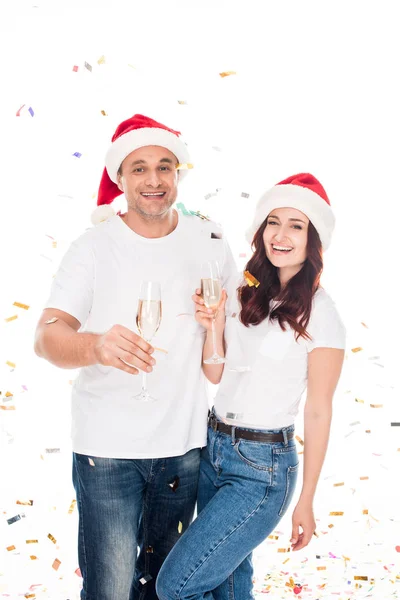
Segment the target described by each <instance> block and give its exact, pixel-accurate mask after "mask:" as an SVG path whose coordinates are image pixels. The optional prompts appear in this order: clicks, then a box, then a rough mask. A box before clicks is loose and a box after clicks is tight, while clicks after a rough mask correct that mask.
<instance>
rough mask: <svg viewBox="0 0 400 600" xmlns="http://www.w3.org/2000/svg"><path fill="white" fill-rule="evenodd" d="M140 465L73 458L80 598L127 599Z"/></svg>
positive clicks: (138, 504) (134, 550)
mask: <svg viewBox="0 0 400 600" xmlns="http://www.w3.org/2000/svg"><path fill="white" fill-rule="evenodd" d="M139 465H140V461H135V460H122V459H114V458H98V457H89V456H86V455H83V454H74V455H73V482H74V487H75V491H76V497H77V504H78V510H79V534H78V552H79V567H80V569H81V572H82V576H83V589H82V592H81V599H82V600H116V599H117V598H118V600H130V598H131V597H132V596H131V594H132V585H133V579H134V572H135V564H136V557H137V529H138V522H139V519H140V513H141V510H142V502H143V492H144V488H145V485H146V481H145V477H143V474H142V473H141V469H140V468H139Z"/></svg>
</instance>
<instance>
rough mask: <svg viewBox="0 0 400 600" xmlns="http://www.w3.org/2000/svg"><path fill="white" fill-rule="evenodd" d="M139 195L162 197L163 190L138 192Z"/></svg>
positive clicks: (163, 194)
mask: <svg viewBox="0 0 400 600" xmlns="http://www.w3.org/2000/svg"><path fill="white" fill-rule="evenodd" d="M140 195H141V196H143V197H144V198H163V197H164V196H165V192H140Z"/></svg>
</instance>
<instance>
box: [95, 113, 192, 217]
mask: <svg viewBox="0 0 400 600" xmlns="http://www.w3.org/2000/svg"><path fill="white" fill-rule="evenodd" d="M180 135H181V134H180V131H175V130H174V129H170V128H169V127H167V126H166V125H162V123H158V122H157V121H154V119H150V118H149V117H145V116H144V115H133V117H131V118H130V119H126V121H123V122H122V123H120V125H118V127H117V129H116V131H115V133H114V135H113V137H112V138H111V146H110V147H109V149H108V151H107V153H106V157H105V163H106V167H105V169H104V171H103V176H102V178H101V181H100V187H99V191H98V195H97V206H98V208H97V209H96V210H95V211H94V212H93V214H92V223H93V224H94V225H96V224H97V223H100V222H101V221H104V220H105V219H107V218H108V217H109V216H111V215H112V214H115V212H114V209H113V208H112V207H111V206H109V205H110V204H111V202H112V201H113V200H114V198H116V197H117V196H119V195H120V194H122V192H121V190H120V189H119V187H118V185H117V173H118V169H119V168H120V166H121V164H122V162H123V160H124V159H125V158H126V157H127V156H128V154H130V153H131V152H133V151H134V150H137V149H138V148H142V147H143V146H162V147H163V148H167V150H169V151H170V152H172V154H174V155H175V156H176V158H177V161H178V163H180V164H182V163H190V157H189V152H188V150H187V147H186V144H185V143H184V142H183V140H182V138H181V137H180ZM179 173H180V175H179V177H180V178H181V179H182V178H183V177H185V175H186V173H187V170H181V171H179Z"/></svg>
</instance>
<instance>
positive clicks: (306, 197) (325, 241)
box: [246, 183, 335, 250]
mask: <svg viewBox="0 0 400 600" xmlns="http://www.w3.org/2000/svg"><path fill="white" fill-rule="evenodd" d="M274 208H296V209H297V210H300V211H301V212H302V213H304V214H305V215H306V216H307V217H308V218H309V219H310V221H311V223H312V224H313V225H314V227H315V229H316V230H317V231H318V234H319V237H320V239H321V244H322V248H323V250H327V248H328V247H329V244H330V241H331V237H332V232H333V229H334V227H335V216H334V214H333V211H332V209H331V207H330V205H329V204H328V203H327V202H326V201H325V200H324V199H323V198H321V196H319V195H318V194H317V193H316V192H313V191H312V190H310V189H309V188H305V187H303V186H300V185H293V184H290V183H289V184H281V185H276V186H274V187H273V188H271V189H270V190H268V191H267V192H266V193H265V194H264V195H263V196H261V198H260V200H259V201H258V203H257V206H256V212H255V215H254V219H253V223H252V225H251V227H249V229H248V230H247V231H246V239H247V241H248V242H249V244H251V243H252V241H253V237H254V234H255V233H256V231H257V229H258V228H259V227H260V225H261V224H262V223H263V222H264V221H265V219H266V218H267V216H268V215H269V214H270V212H271V211H272V210H274Z"/></svg>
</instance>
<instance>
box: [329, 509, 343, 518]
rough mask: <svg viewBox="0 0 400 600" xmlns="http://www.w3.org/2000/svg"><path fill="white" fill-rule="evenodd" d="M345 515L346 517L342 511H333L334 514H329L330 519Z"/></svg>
mask: <svg viewBox="0 0 400 600" xmlns="http://www.w3.org/2000/svg"><path fill="white" fill-rule="evenodd" d="M343 515H344V512H343V511H340V510H338V511H332V512H330V513H329V516H330V517H342V516H343Z"/></svg>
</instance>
